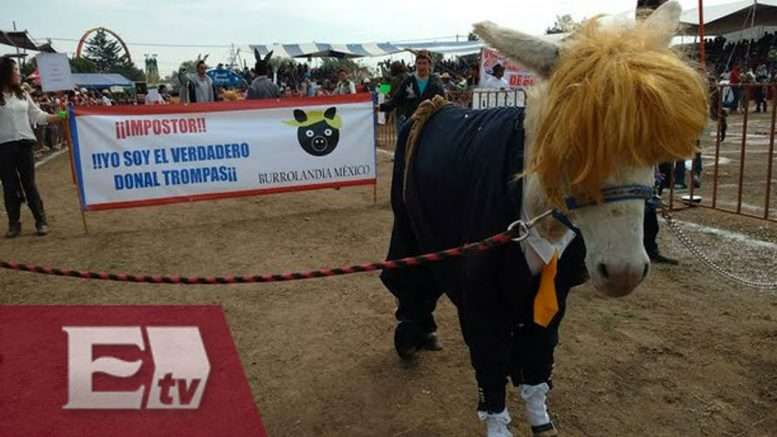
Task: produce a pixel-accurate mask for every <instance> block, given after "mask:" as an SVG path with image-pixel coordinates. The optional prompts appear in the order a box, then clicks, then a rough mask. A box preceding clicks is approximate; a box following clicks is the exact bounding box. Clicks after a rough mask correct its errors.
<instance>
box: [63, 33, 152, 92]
mask: <svg viewBox="0 0 777 437" xmlns="http://www.w3.org/2000/svg"><path fill="white" fill-rule="evenodd" d="M121 50H122V49H121V47H120V46H119V43H118V42H117V41H115V40H110V39H108V36H107V34H106V32H105V31H104V30H103V29H99V30H97V32H95V34H94V36H93V37H92V38H90V39H89V41H87V42H86V54H85V55H84V57H83V58H82V59H78V60H75V62H78V64H77V67H75V68H84V69H88V70H91V71H78V72H79V73H81V72H83V73H118V74H121V75H122V76H124V77H126V78H127V79H129V80H133V81H144V80H146V75H145V73H143V70H141V69H139V68H137V67H136V66H135V64H133V63H132V62H130V60H129V55H128V54H127V53H124V54H121ZM90 64H91V66H90Z"/></svg>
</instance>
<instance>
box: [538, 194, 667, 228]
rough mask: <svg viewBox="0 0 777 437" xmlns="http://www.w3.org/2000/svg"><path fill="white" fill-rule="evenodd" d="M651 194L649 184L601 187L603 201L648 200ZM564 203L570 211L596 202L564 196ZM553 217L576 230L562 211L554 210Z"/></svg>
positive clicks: (651, 196)
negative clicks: (579, 200)
mask: <svg viewBox="0 0 777 437" xmlns="http://www.w3.org/2000/svg"><path fill="white" fill-rule="evenodd" d="M653 195H654V190H653V187H651V186H649V185H623V186H620V187H607V188H603V189H602V198H603V200H604V203H613V202H622V201H624V200H650V199H652V198H653ZM564 203H565V205H566V207H567V209H568V210H570V211H573V210H576V209H580V208H585V207H587V206H594V205H596V204H597V203H596V202H585V203H582V202H578V200H577V199H575V198H574V197H572V196H569V197H566V198H565V199H564ZM553 218H555V219H556V220H558V221H559V222H561V224H563V225H564V226H566V227H568V228H569V229H571V230H573V231H577V227H576V226H575V224H574V223H572V221H571V220H569V217H567V216H566V215H565V214H564V213H563V212H561V211H559V210H554V211H553Z"/></svg>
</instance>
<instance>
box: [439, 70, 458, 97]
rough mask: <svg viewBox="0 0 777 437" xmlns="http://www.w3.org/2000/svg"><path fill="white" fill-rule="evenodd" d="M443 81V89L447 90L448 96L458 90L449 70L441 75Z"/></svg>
mask: <svg viewBox="0 0 777 437" xmlns="http://www.w3.org/2000/svg"><path fill="white" fill-rule="evenodd" d="M440 80H441V81H442V89H443V90H444V91H445V94H446V96H447V95H448V93H450V92H453V91H456V84H455V83H453V82H452V81H451V75H450V74H448V73H447V72H445V73H443V74H441V75H440Z"/></svg>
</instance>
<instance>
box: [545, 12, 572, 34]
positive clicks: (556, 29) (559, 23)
mask: <svg viewBox="0 0 777 437" xmlns="http://www.w3.org/2000/svg"><path fill="white" fill-rule="evenodd" d="M579 27H580V23H578V22H577V21H575V20H574V18H572V16H571V15H569V14H565V15H556V22H555V23H553V27H549V28H547V29H545V33H546V34H548V35H551V34H554V33H570V32H574V31H575V30H577V29H578V28H579Z"/></svg>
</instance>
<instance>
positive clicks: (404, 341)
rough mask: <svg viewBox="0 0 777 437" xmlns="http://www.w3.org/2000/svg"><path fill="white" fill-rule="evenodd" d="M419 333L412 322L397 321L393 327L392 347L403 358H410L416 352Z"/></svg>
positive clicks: (413, 356)
mask: <svg viewBox="0 0 777 437" xmlns="http://www.w3.org/2000/svg"><path fill="white" fill-rule="evenodd" d="M420 335H421V332H420V330H419V329H418V326H416V324H415V323H413V322H399V324H398V325H397V327H396V328H395V329H394V348H395V349H396V351H397V354H398V355H399V358H402V359H403V360H406V361H408V360H412V359H413V358H415V354H416V352H418V346H419V341H418V339H419V337H420Z"/></svg>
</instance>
